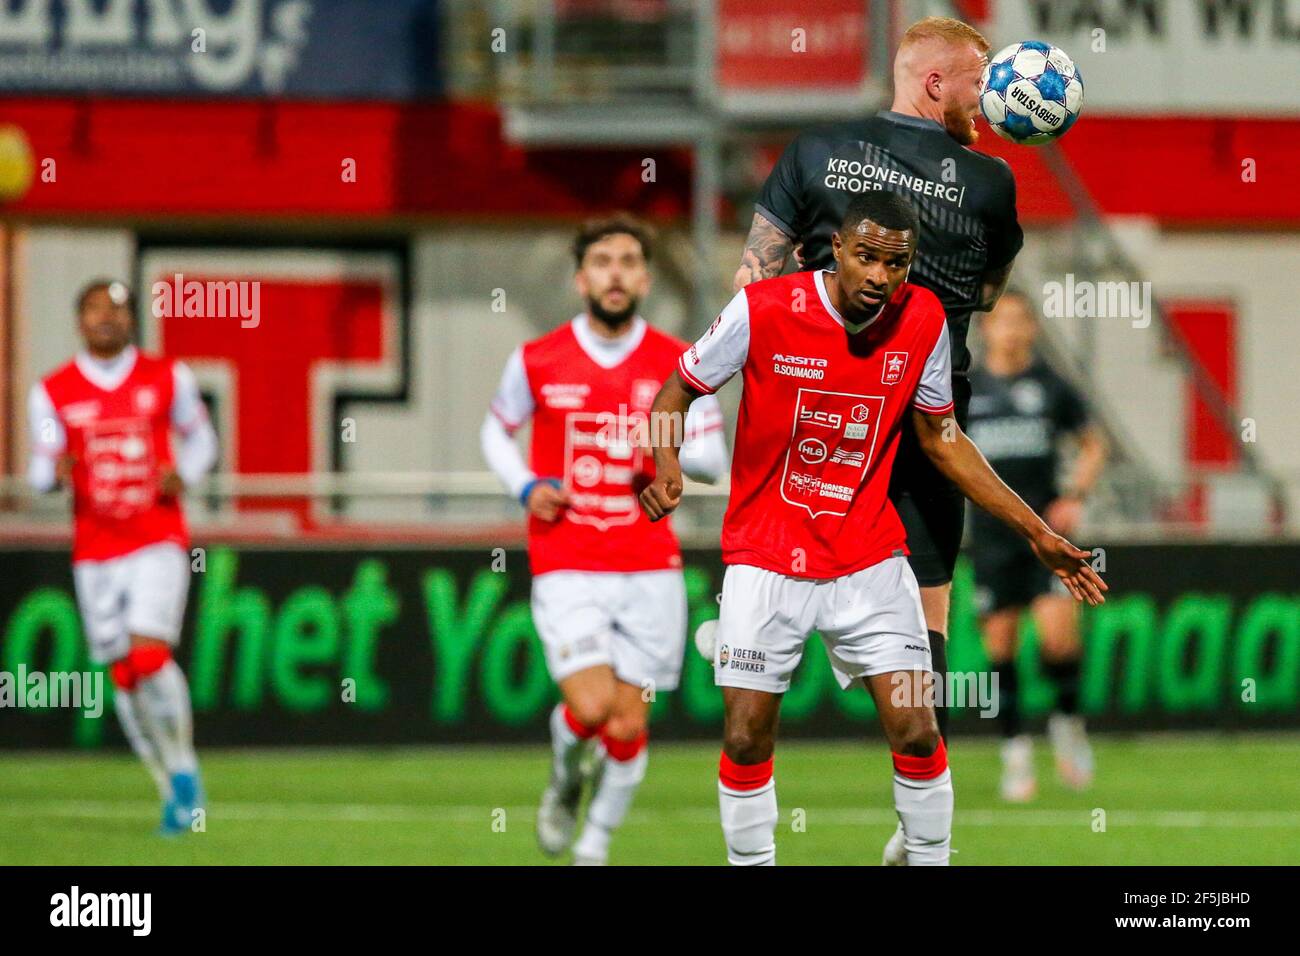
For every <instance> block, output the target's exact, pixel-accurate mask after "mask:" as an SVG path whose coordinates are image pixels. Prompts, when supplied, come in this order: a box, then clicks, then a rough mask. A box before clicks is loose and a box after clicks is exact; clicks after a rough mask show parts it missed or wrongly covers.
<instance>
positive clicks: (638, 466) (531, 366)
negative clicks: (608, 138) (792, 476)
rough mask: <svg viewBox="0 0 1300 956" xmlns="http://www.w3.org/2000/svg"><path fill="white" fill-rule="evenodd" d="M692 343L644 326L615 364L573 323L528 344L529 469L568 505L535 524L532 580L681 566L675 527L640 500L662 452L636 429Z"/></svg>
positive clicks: (530, 537)
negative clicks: (560, 487)
mask: <svg viewBox="0 0 1300 956" xmlns="http://www.w3.org/2000/svg"><path fill="white" fill-rule="evenodd" d="M685 347H686V343H684V342H682V341H680V340H678V339H675V338H673V337H672V336H670V335H666V334H664V333H663V332H660V331H658V330H656V329H653V328H650V327H649V326H646V327H645V332H644V335H643V337H642V339H641V341H640V343H639V344H637V346H636V347H635V348H634V349H632V351H631V352H630V353H629V354H628V355H627V356H626V357H625V358H624V359H623V360H622V362H620V363H619V364H618V365H617V366H615V367H614V368H605V367H603V366H601V365H598V364H597V363H596V362H595V361H593V360H592V358H591V356H589V355H588V354H587V353H586V351H584V349H583V348H582V345H581V344H580V343H579V342H578V339H577V336H576V335H575V334H574V331H573V324H572V323H566V324H564V325H562V326H560V327H559V328H558V329H556V330H555V331H553V332H551V333H549V334H548V335H544V336H542V337H541V338H539V339H535V340H534V341H532V342H529V343H528V344H527V345H525V346H524V348H523V364H524V371H525V373H526V374H527V378H528V387H529V390H530V391H531V393H532V399H533V409H534V410H533V433H532V444H531V449H530V456H529V457H530V466H531V468H532V470H533V471H534V472H535V473H536V474H538V475H540V476H543V477H557V478H561V479H562V480H563V483H564V488H565V490H566V491H567V492H568V493H569V497H570V500H571V505H570V507H568V508H566V509H565V510H564V511H563V513H562V515H563V516H562V517H561V518H560V520H558V521H554V522H547V521H542V520H540V519H538V518H535V517H532V516H530V517H529V519H528V556H529V561H530V564H531V566H532V571H533V574H544V573H546V572H547V571H560V570H565V571H619V572H628V571H657V570H663V569H665V568H680V567H681V566H682V558H681V551H680V550H679V548H678V545H677V537H676V535H674V534H673V530H672V528H671V527H670V525H669V523H668V522H667V521H661V522H655V523H652V522H651V521H649V519H647V518H646V517H645V515H644V513H643V512H642V511H641V506H640V503H639V501H638V495H640V493H641V490H642V489H643V488H645V486H646V485H648V484H649V483H650V482H651V481H652V480H654V454H653V452H652V451H651V450H650V448H649V447H648V446H647V445H645V444H643V443H642V441H643V437H642V436H643V433H644V426H643V425H642V434H641V435H639V434H638V428H637V426H638V425H639V424H642V423H645V422H647V421H648V418H649V413H650V406H651V405H652V404H653V402H654V398H655V395H657V394H658V392H659V388H660V386H661V385H662V384H663V382H664V380H665V379H666V378H668V376H669V375H671V374H672V370H673V367H674V364H675V363H676V361H677V356H678V355H680V354H681V352H682V349H683V348H685Z"/></svg>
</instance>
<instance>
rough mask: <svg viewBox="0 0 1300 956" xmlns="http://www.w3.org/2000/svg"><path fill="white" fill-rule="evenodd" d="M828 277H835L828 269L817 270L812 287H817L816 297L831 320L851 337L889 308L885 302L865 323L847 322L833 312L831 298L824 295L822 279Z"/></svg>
mask: <svg viewBox="0 0 1300 956" xmlns="http://www.w3.org/2000/svg"><path fill="white" fill-rule="evenodd" d="M828 275H829V276H833V275H835V273H834V272H832V271H830V270H829V269H818V270H817V273H816V279H814V280H813V285H815V286H816V287H817V297H818V298H820V299H821V300H822V306H823V307H824V308H825V309H826V311H827V312H829V313H830V315H831V318H832V319H834V320H835V321H836V322H838V323H839V324H840V325H842V326H843V327H844V328H846V329H848V330H849V333H850V334H851V335H857V334H858V333H859V332H861V331H862V330H863V329H865V328H866V327H867V326H868V325H870V324H871V323H872V322H875V321H876V319H878V318H880V317H881V316H882V315H884V314H885V309H887V308H889V303H888V302H885V303H884V304H883V305H881V307H880V311H879V312H877V313H876V314H875V315H873V316H872V317H871V318H869V319H867V321H865V322H849V321H847V320H846V319H845V318H844V316H842V315H840V314H839V312H837V311H836V310H835V306H833V305H831V297H830V296H829V295H827V294H826V282H825V280H824V279H823V278H822V277H823V276H828Z"/></svg>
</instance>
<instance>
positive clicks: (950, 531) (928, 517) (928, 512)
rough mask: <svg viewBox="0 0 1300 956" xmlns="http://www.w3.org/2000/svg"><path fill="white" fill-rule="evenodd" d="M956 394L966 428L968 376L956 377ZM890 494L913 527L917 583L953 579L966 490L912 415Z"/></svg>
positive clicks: (909, 542) (910, 561)
mask: <svg viewBox="0 0 1300 956" xmlns="http://www.w3.org/2000/svg"><path fill="white" fill-rule="evenodd" d="M952 398H953V405H954V407H955V411H956V414H957V424H958V425H960V426H961V427H962V429H965V428H966V413H967V411H969V409H970V382H969V381H968V380H967V379H966V377H965V376H958V377H955V378H954V379H953V382H952ZM889 498H890V500H891V501H893V503H894V507H895V508H897V509H898V516H899V517H900V518H901V519H903V527H904V528H905V529H906V530H907V549H908V551H909V552H911V554H910V555H909V557H908V559H907V562H908V564H910V565H911V566H912V573H913V574H915V575H916V583H917V584H919V585H920V586H921V587H923V588H928V587H935V586H936V585H940V584H947V583H948V582H949V581H951V580H952V571H953V568H955V567H956V566H957V553H958V552H959V551H960V550H961V533H962V526H963V524H964V523H965V520H966V496H965V495H963V494H962V493H961V492H960V491H958V490H957V486H956V485H954V484H953V483H952V482H951V481H949V480H948V479H947V478H945V477H944V476H943V475H942V474H940V472H939V470H938V469H937V468H935V467H934V465H933V464H932V463H931V461H930V459H929V458H927V457H926V455H925V452H923V451H921V446H920V443H919V442H918V441H917V438H916V431H915V429H913V428H912V423H911V422H910V421H905V422H904V423H903V434H902V436H901V437H900V439H899V442H898V457H897V458H895V459H894V471H893V474H892V476H891V477H890V482H889Z"/></svg>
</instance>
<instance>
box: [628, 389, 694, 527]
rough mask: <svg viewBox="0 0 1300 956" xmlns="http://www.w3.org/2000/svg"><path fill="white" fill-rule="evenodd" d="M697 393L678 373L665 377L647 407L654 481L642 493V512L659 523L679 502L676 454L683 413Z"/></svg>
mask: <svg viewBox="0 0 1300 956" xmlns="http://www.w3.org/2000/svg"><path fill="white" fill-rule="evenodd" d="M700 394H701V393H700V392H697V391H696V390H695V389H693V388H691V387H690V386H689V385H687V384H686V382H685V380H684V379H683V378H682V376H681V374H680V373H679V372H677V371H674V372H673V374H672V375H670V376H668V381H666V382H664V384H663V387H662V388H661V389H659V394H658V395H656V396H655V400H654V404H653V405H651V406H650V444H651V447H652V449H653V450H654V456H655V480H654V481H652V482H651V483H650V484H649V485H647V486H646V488H645V490H644V491H642V492H641V510H642V511H644V512H645V513H646V517H647V518H649V519H650V520H651V521H658V520H659V519H660V518H663V517H665V516H666V515H670V514H672V513H673V512H674V511H676V510H677V506H678V505H679V504H680V503H681V500H682V463H681V461H680V458H679V455H680V450H681V446H682V440H683V438H684V437H685V435H686V412H687V411H688V410H689V409H690V407H691V402H693V401H695V400H696V399H697V398H699V397H700Z"/></svg>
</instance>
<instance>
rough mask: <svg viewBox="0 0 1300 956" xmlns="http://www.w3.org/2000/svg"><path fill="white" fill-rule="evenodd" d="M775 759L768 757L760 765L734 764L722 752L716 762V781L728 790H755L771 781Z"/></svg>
mask: <svg viewBox="0 0 1300 956" xmlns="http://www.w3.org/2000/svg"><path fill="white" fill-rule="evenodd" d="M775 759H776V758H775V757H768V758H767V759H766V760H764V761H763V762H762V763H753V764H744V763H736V762H735V761H733V760H732V759H731V758H730V757H728V756H727V752H726V751H725V750H724V751H723V752H722V759H721V760H719V761H718V779H719V780H721V781H722V785H723V786H724V787H726V788H728V789H729V790H757V789H758V788H759V787H762V786H765V785H766V784H767V782H768V781H769V780H771V779H772V764H773V761H774V760H775Z"/></svg>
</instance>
